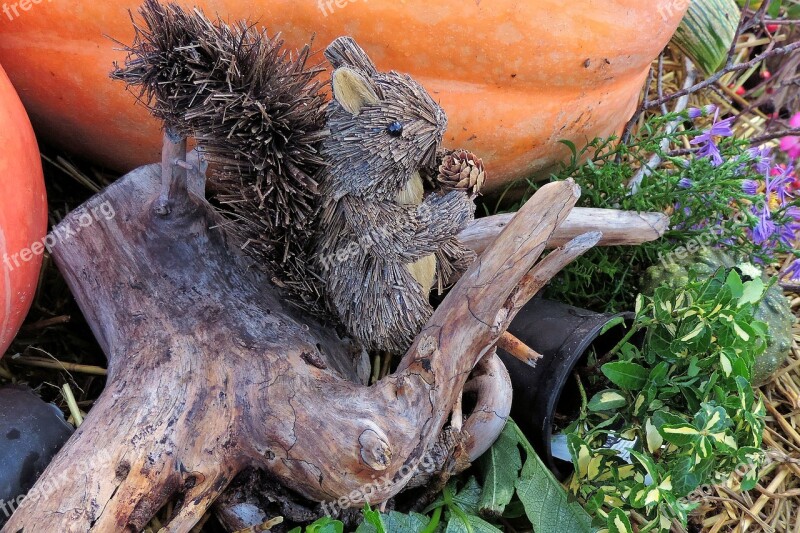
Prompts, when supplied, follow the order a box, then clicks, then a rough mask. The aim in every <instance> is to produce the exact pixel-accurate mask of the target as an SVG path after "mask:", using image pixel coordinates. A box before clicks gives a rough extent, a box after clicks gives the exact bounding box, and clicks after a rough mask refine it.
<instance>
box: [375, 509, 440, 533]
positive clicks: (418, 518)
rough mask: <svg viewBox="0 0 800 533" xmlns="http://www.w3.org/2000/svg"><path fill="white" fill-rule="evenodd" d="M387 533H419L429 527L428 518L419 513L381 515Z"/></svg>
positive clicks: (395, 512)
mask: <svg viewBox="0 0 800 533" xmlns="http://www.w3.org/2000/svg"><path fill="white" fill-rule="evenodd" d="M381 517H382V518H383V525H384V526H385V527H386V532H387V533H417V532H419V531H422V530H423V529H425V527H426V526H427V525H428V522H429V520H428V517H426V516H425V515H421V514H418V513H410V514H404V513H398V512H397V511H390V512H389V514H384V515H381Z"/></svg>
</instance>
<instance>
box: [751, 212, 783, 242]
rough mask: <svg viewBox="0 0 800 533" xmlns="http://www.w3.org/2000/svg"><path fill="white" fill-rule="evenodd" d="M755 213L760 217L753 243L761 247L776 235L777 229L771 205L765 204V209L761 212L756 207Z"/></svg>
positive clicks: (754, 231) (754, 232)
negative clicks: (770, 208)
mask: <svg viewBox="0 0 800 533" xmlns="http://www.w3.org/2000/svg"><path fill="white" fill-rule="evenodd" d="M753 213H755V214H756V215H758V223H757V224H756V227H755V229H754V230H753V241H754V242H755V243H756V244H759V245H761V244H764V243H765V242H767V241H768V240H769V239H770V238H771V237H772V236H773V235H774V234H775V230H776V229H777V228H776V227H775V222H773V220H772V213H771V212H770V210H769V204H768V203H767V202H764V207H762V208H761V209H760V210H759V209H758V208H757V207H755V206H754V207H753Z"/></svg>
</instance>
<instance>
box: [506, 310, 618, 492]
mask: <svg viewBox="0 0 800 533" xmlns="http://www.w3.org/2000/svg"><path fill="white" fill-rule="evenodd" d="M619 316H623V317H625V318H631V317H632V315H630V314H600V313H594V312H592V311H587V310H585V309H579V308H577V307H573V306H571V305H566V304H563V303H560V302H553V301H550V300H544V299H541V298H535V299H533V300H531V301H530V302H529V303H528V304H527V305H526V306H525V307H524V308H523V309H522V310H521V311H520V312H519V314H518V315H517V317H516V318H515V319H514V321H513V322H512V324H511V327H510V328H509V331H510V332H511V333H512V334H513V335H514V336H516V337H517V338H519V339H520V340H521V341H523V342H524V343H525V344H527V345H528V346H530V347H531V348H533V349H534V350H536V351H537V352H539V353H540V354H542V356H543V358H542V359H541V360H540V361H539V362H538V364H537V365H536V367H530V366H528V365H526V364H525V363H523V362H521V361H519V360H518V359H515V358H514V357H512V356H511V355H509V354H507V353H506V352H504V351H502V350H498V353H499V355H500V357H501V358H502V360H503V362H504V363H505V364H506V367H507V368H508V372H509V374H510V375H511V382H512V384H513V387H514V400H513V403H512V407H511V416H512V418H513V419H514V421H515V422H516V423H517V424H518V425H519V426H520V429H522V431H523V432H524V433H525V435H526V436H527V437H528V439H529V440H530V441H531V444H533V446H534V448H535V449H536V452H537V453H538V454H539V457H541V459H542V460H543V461H544V463H545V464H546V465H547V466H548V467H549V468H550V470H552V471H553V473H554V474H555V475H556V477H558V478H560V479H564V478H565V477H566V476H567V475H569V473H570V472H571V471H572V465H571V464H570V463H567V462H565V461H562V460H560V459H558V458H555V457H553V455H552V453H551V449H550V441H551V439H552V436H553V429H554V426H553V424H554V420H555V415H556V413H559V414H560V415H565V416H567V417H570V416H577V414H578V412H579V410H580V401H581V400H580V393H579V391H578V387H577V384H576V383H575V380H574V379H573V377H572V374H573V370H574V369H575V367H576V366H577V365H578V364H579V363H580V362H581V361H582V360H584V359H585V358H586V357H587V356H588V354H589V353H590V348H592V347H594V348H595V350H596V352H597V353H600V354H602V353H605V352H606V351H608V350H610V349H611V348H613V347H614V346H615V345H616V344H617V343H618V342H619V341H620V339H622V337H623V335H624V333H625V332H624V328H623V327H622V326H621V325H620V326H616V327H613V328H610V329H609V330H608V331H607V332H605V333H603V334H602V335H601V331H602V330H603V328H604V327H605V326H606V325H607V324H608V323H609V322H610V321H611V320H613V319H614V318H617V317H619ZM573 419H574V418H573Z"/></svg>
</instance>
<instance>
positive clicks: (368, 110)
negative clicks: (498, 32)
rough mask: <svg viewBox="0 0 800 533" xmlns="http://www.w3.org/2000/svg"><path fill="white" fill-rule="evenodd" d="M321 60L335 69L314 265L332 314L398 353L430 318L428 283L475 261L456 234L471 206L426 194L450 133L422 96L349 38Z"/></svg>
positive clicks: (363, 337)
mask: <svg viewBox="0 0 800 533" xmlns="http://www.w3.org/2000/svg"><path fill="white" fill-rule="evenodd" d="M325 56H326V57H327V58H328V60H329V61H330V63H331V64H332V65H333V67H334V69H335V70H334V71H333V74H332V79H331V84H332V89H333V100H332V101H331V102H330V103H329V105H328V108H327V124H328V130H329V135H328V136H327V137H326V139H325V140H324V141H323V148H322V154H323V158H324V159H325V160H326V162H327V164H328V170H327V176H326V180H325V186H324V189H323V191H322V214H321V228H324V229H323V231H322V234H321V236H320V242H319V246H318V253H317V256H316V257H317V263H318V264H319V268H320V272H321V273H322V277H323V279H324V282H325V291H326V294H327V301H328V305H329V307H330V308H331V310H332V311H333V312H334V313H335V314H336V315H337V316H338V318H339V320H341V322H342V324H343V325H344V326H345V328H346V329H347V330H348V332H349V333H350V334H351V335H352V336H354V337H355V338H356V339H358V340H359V341H360V342H361V344H362V345H363V346H364V347H365V348H367V349H368V350H385V351H388V352H391V353H399V352H403V351H405V350H406V349H408V347H409V346H410V345H411V343H412V341H413V339H414V337H415V336H416V335H417V334H418V333H419V331H420V330H421V329H422V327H423V326H424V324H425V322H426V321H427V320H428V319H429V318H430V316H431V313H432V312H433V308H432V306H431V304H430V302H429V295H430V292H431V290H432V288H433V286H434V284H435V283H437V282H438V285H439V287H442V286H443V285H445V284H448V283H449V282H450V281H451V279H452V278H453V277H454V276H455V275H457V274H460V273H461V272H462V271H463V270H465V269H466V267H467V266H468V265H469V264H470V263H471V261H472V259H473V258H474V254H472V252H470V251H469V250H467V249H465V248H464V247H463V246H462V245H461V244H460V243H459V242H458V241H457V239H456V235H457V234H458V233H459V232H460V231H461V230H463V229H464V228H465V227H466V226H467V224H469V222H471V221H472V219H473V215H474V209H475V206H474V203H473V201H472V198H471V197H470V195H469V194H468V193H467V192H466V191H463V190H451V191H449V192H443V191H434V192H430V193H428V194H426V192H425V182H424V180H423V177H422V176H423V174H424V173H435V170H434V169H435V168H436V165H437V150H439V149H440V145H441V141H442V135H443V134H444V131H445V129H446V128H447V117H446V115H445V113H444V111H443V110H442V108H441V107H439V105H437V104H436V102H434V100H433V99H432V98H431V96H430V95H429V94H428V93H427V92H426V91H425V89H423V88H422V86H421V85H420V84H418V83H417V82H416V81H414V80H413V79H412V78H411V77H409V76H407V75H404V74H399V73H396V72H387V73H381V72H378V71H377V69H376V68H375V65H374V64H373V63H372V61H371V60H370V58H369V57H368V56H367V55H366V53H365V52H364V51H363V50H362V49H361V48H360V47H359V46H358V45H357V44H356V43H355V41H354V40H353V39H351V38H349V37H342V38H339V39H337V40H336V41H334V42H333V43H332V44H331V45H330V46H329V47H328V48H327V50H326V52H325Z"/></svg>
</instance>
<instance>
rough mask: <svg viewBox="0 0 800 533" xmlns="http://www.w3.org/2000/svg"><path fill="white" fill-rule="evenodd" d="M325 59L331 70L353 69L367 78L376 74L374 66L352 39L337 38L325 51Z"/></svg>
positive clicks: (376, 70)
mask: <svg viewBox="0 0 800 533" xmlns="http://www.w3.org/2000/svg"><path fill="white" fill-rule="evenodd" d="M325 57H326V58H327V59H328V61H330V63H331V65H333V68H335V69H336V68H341V67H353V68H355V69H358V70H362V71H364V73H365V74H366V75H367V76H374V75H375V74H377V73H378V69H376V68H375V64H374V63H373V62H372V60H371V59H370V58H369V56H368V55H367V53H366V52H365V51H364V49H363V48H361V47H360V46H358V43H356V42H355V40H353V38H352V37H339V38H338V39H336V40H335V41H333V42H332V43H331V44H329V45H328V48H326V49H325Z"/></svg>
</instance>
